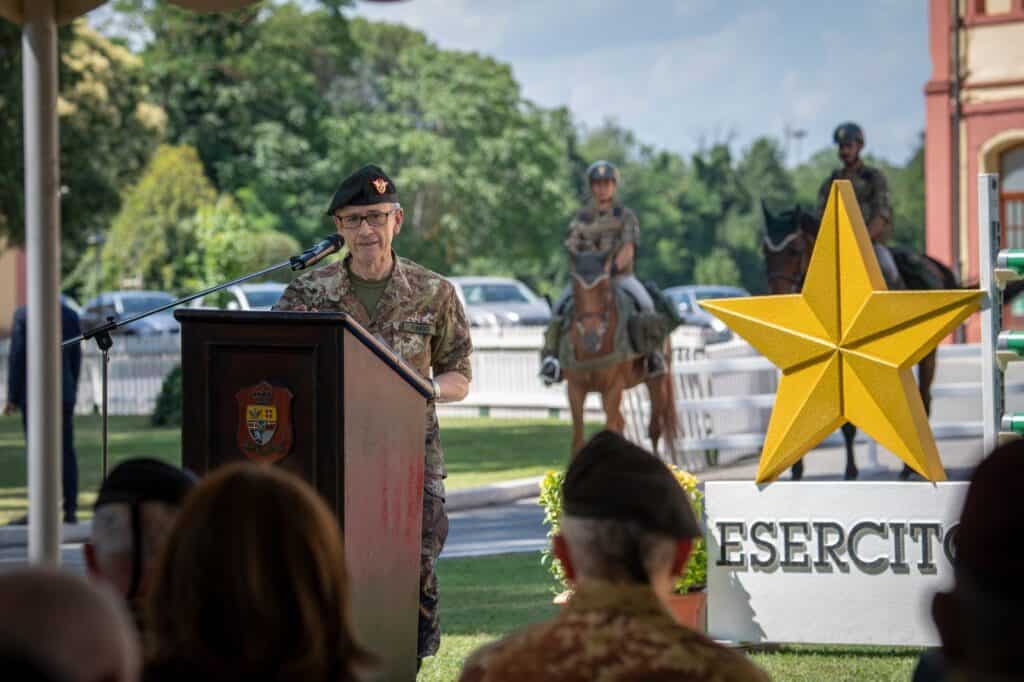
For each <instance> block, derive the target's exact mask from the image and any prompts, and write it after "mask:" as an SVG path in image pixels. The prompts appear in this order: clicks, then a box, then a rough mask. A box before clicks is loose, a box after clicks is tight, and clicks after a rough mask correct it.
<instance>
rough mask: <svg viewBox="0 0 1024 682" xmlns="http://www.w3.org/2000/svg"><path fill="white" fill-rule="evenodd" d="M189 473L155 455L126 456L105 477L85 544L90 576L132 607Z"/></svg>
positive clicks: (148, 577)
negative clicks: (152, 457) (98, 580)
mask: <svg viewBox="0 0 1024 682" xmlns="http://www.w3.org/2000/svg"><path fill="white" fill-rule="evenodd" d="M195 480H196V479H195V477H194V476H193V475H191V474H189V473H188V472H185V471H182V470H181V469H179V468H177V467H175V466H172V465H170V464H167V463H165V462H161V461H159V460H156V459H148V458H138V459H129V460H126V461H124V462H121V463H120V464H118V465H117V466H116V467H114V469H113V470H112V471H111V472H110V473H109V474H108V475H107V478H106V479H105V480H104V481H103V483H102V485H101V486H100V490H99V494H98V496H97V498H96V506H95V512H94V516H93V523H92V535H91V537H90V539H89V542H87V543H86V544H85V546H84V549H83V551H84V553H85V563H86V567H87V569H88V571H89V574H90V575H91V576H92V577H94V578H98V579H100V580H104V581H106V582H108V583H110V584H111V585H112V586H113V587H114V589H116V590H117V591H118V592H119V593H120V594H122V595H124V597H125V598H126V599H127V600H128V601H129V603H131V604H132V605H133V606H134V604H135V603H136V601H137V599H138V598H139V597H141V596H142V595H144V594H145V593H146V590H147V589H148V586H149V583H150V580H151V574H152V572H153V567H154V565H155V564H156V559H157V556H158V555H159V553H160V550H161V549H162V548H163V545H164V542H165V541H166V539H167V536H168V535H169V534H170V531H171V526H172V525H173V523H174V518H175V516H176V515H177V513H178V510H179V509H180V507H181V503H182V501H183V500H184V498H185V495H186V494H188V492H189V491H190V490H191V489H192V487H193V486H194V485H195Z"/></svg>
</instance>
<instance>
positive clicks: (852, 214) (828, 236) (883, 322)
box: [701, 180, 982, 483]
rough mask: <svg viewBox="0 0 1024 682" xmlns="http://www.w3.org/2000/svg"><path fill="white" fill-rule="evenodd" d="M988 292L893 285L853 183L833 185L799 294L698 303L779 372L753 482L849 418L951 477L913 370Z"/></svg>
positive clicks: (918, 465) (917, 465)
mask: <svg viewBox="0 0 1024 682" xmlns="http://www.w3.org/2000/svg"><path fill="white" fill-rule="evenodd" d="M981 299H982V292H981V291H978V290H953V291H888V290H887V289H886V286H885V280H883V279H882V272H881V270H880V269H879V267H878V260H877V259H876V258H875V253H874V249H872V247H871V239H870V238H869V236H868V231H867V228H865V227H864V219H863V218H862V217H861V213H860V208H859V207H858V205H857V199H856V197H855V196H854V193H853V187H852V185H851V184H850V182H849V181H848V180H837V181H835V182H834V183H832V190H831V192H830V193H829V197H828V203H827V204H826V206H825V213H824V215H823V216H822V219H821V227H820V229H819V231H818V237H817V241H816V243H815V246H814V252H813V253H812V254H811V262H810V265H809V266H808V268H807V276H806V278H805V279H804V284H803V289H802V290H801V292H800V293H799V294H790V295H782V296H754V297H747V298H734V299H718V300H713V301H702V302H701V306H702V307H704V308H706V309H708V310H710V311H711V312H713V313H714V314H715V315H716V316H717V317H719V318H720V319H721V320H722V321H723V322H725V323H726V324H728V325H729V327H730V328H732V330H733V331H735V332H736V333H737V334H739V335H740V336H742V337H743V338H744V339H746V340H747V341H748V342H749V343H750V345H752V346H753V347H754V348H756V349H757V350H758V351H759V352H760V353H761V354H762V355H764V356H765V357H767V358H768V359H770V360H771V361H772V362H773V363H774V364H775V365H777V366H778V367H779V369H780V370H782V379H781V380H780V382H779V388H778V391H777V393H776V396H775V407H774V409H773V410H772V417H771V421H770V422H769V424H768V433H767V434H766V435H765V441H764V448H763V449H762V451H761V461H760V464H759V465H758V470H757V482H758V483H762V482H767V481H772V480H775V478H777V477H778V475H779V474H780V473H782V472H783V471H785V470H786V468H787V467H789V466H790V465H792V464H793V463H795V462H796V461H797V460H798V459H800V457H802V456H803V455H804V454H805V453H806V452H807V451H808V450H810V449H811V448H813V447H814V446H815V445H817V444H818V443H820V442H821V441H822V440H823V439H824V438H825V437H826V436H828V434H830V433H832V432H833V431H835V430H836V428H838V427H839V426H841V425H842V424H843V423H845V422H847V421H849V422H851V423H852V424H853V425H854V426H857V427H858V428H860V429H863V430H864V431H865V432H867V433H868V434H869V435H870V436H871V437H872V438H874V439H875V440H876V441H878V442H879V443H881V444H882V445H883V446H884V447H886V448H888V449H889V450H890V451H891V452H893V453H894V454H895V455H896V456H897V457H899V458H900V459H902V460H903V461H904V462H906V463H907V464H908V465H910V467H911V468H913V469H914V470H915V471H917V472H918V473H919V474H921V475H922V476H924V477H925V478H926V479H928V480H931V481H943V480H945V479H946V472H945V470H944V469H943V468H942V463H941V462H940V461H939V453H938V449H937V448H936V446H935V438H934V437H933V435H932V431H931V426H930V425H929V423H928V417H927V415H926V414H925V411H924V404H923V403H922V402H921V396H920V394H919V393H918V389H917V384H916V382H915V381H914V375H913V370H912V368H913V366H914V365H915V364H917V363H918V362H919V361H920V360H921V359H922V358H923V357H924V356H925V355H927V354H928V353H929V352H930V351H931V350H932V349H933V348H934V347H935V346H936V345H938V343H939V341H941V340H942V339H943V338H944V337H945V336H946V335H947V334H949V333H950V332H951V331H952V330H953V329H955V328H956V326H957V325H959V324H960V323H961V322H962V321H963V320H964V319H965V318H967V317H968V316H969V315H970V314H971V313H973V312H974V311H975V310H977V309H978V307H979V306H980V304H981Z"/></svg>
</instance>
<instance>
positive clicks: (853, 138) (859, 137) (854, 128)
mask: <svg viewBox="0 0 1024 682" xmlns="http://www.w3.org/2000/svg"><path fill="white" fill-rule="evenodd" d="M832 140H833V141H834V142H835V143H836V144H843V143H844V142H860V143H861V144H864V131H863V130H861V129H860V126H859V125H857V124H856V123H850V122H847V123H842V124H840V125H839V126H838V127H837V128H836V131H835V132H834V133H832Z"/></svg>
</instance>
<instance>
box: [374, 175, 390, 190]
mask: <svg viewBox="0 0 1024 682" xmlns="http://www.w3.org/2000/svg"><path fill="white" fill-rule="evenodd" d="M373 187H374V189H376V190H377V194H384V193H385V192H387V191H388V181H387V180H385V179H384V178H377V179H376V180H374V181H373Z"/></svg>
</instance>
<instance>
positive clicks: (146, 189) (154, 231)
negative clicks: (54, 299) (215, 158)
mask: <svg viewBox="0 0 1024 682" xmlns="http://www.w3.org/2000/svg"><path fill="white" fill-rule="evenodd" d="M216 198H217V194H216V192H215V191H214V189H213V185H212V184H211V183H210V181H209V180H208V179H207V177H206V175H205V174H204V173H203V165H202V163H201V162H200V161H199V155H198V153H197V152H196V150H195V149H193V148H191V147H188V146H185V145H181V146H168V145H162V146H160V147H158V148H157V150H156V152H155V153H154V154H153V158H152V159H151V160H150V162H149V165H148V166H147V167H146V170H145V173H144V174H143V175H142V178H141V179H140V180H139V182H138V183H137V184H136V185H134V186H133V187H131V188H130V189H129V190H128V191H127V192H126V193H125V196H124V203H123V206H122V207H121V211H120V212H119V213H118V215H117V218H116V219H115V220H114V224H113V226H112V227H111V229H110V234H109V236H108V238H107V243H106V245H105V246H104V248H103V258H102V270H103V272H102V277H103V281H102V285H103V286H104V287H105V288H120V287H121V286H122V284H123V282H124V281H125V280H126V279H128V280H134V281H136V282H137V283H138V284H139V285H140V286H142V287H151V288H157V289H163V290H166V291H174V292H181V291H186V290H192V289H196V288H198V287H199V286H200V285H201V284H202V283H203V282H204V272H203V267H202V264H201V256H197V254H198V253H199V237H198V233H197V225H196V215H197V213H198V212H199V211H200V210H201V209H206V208H208V207H210V206H212V205H213V204H214V202H215V201H216Z"/></svg>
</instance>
